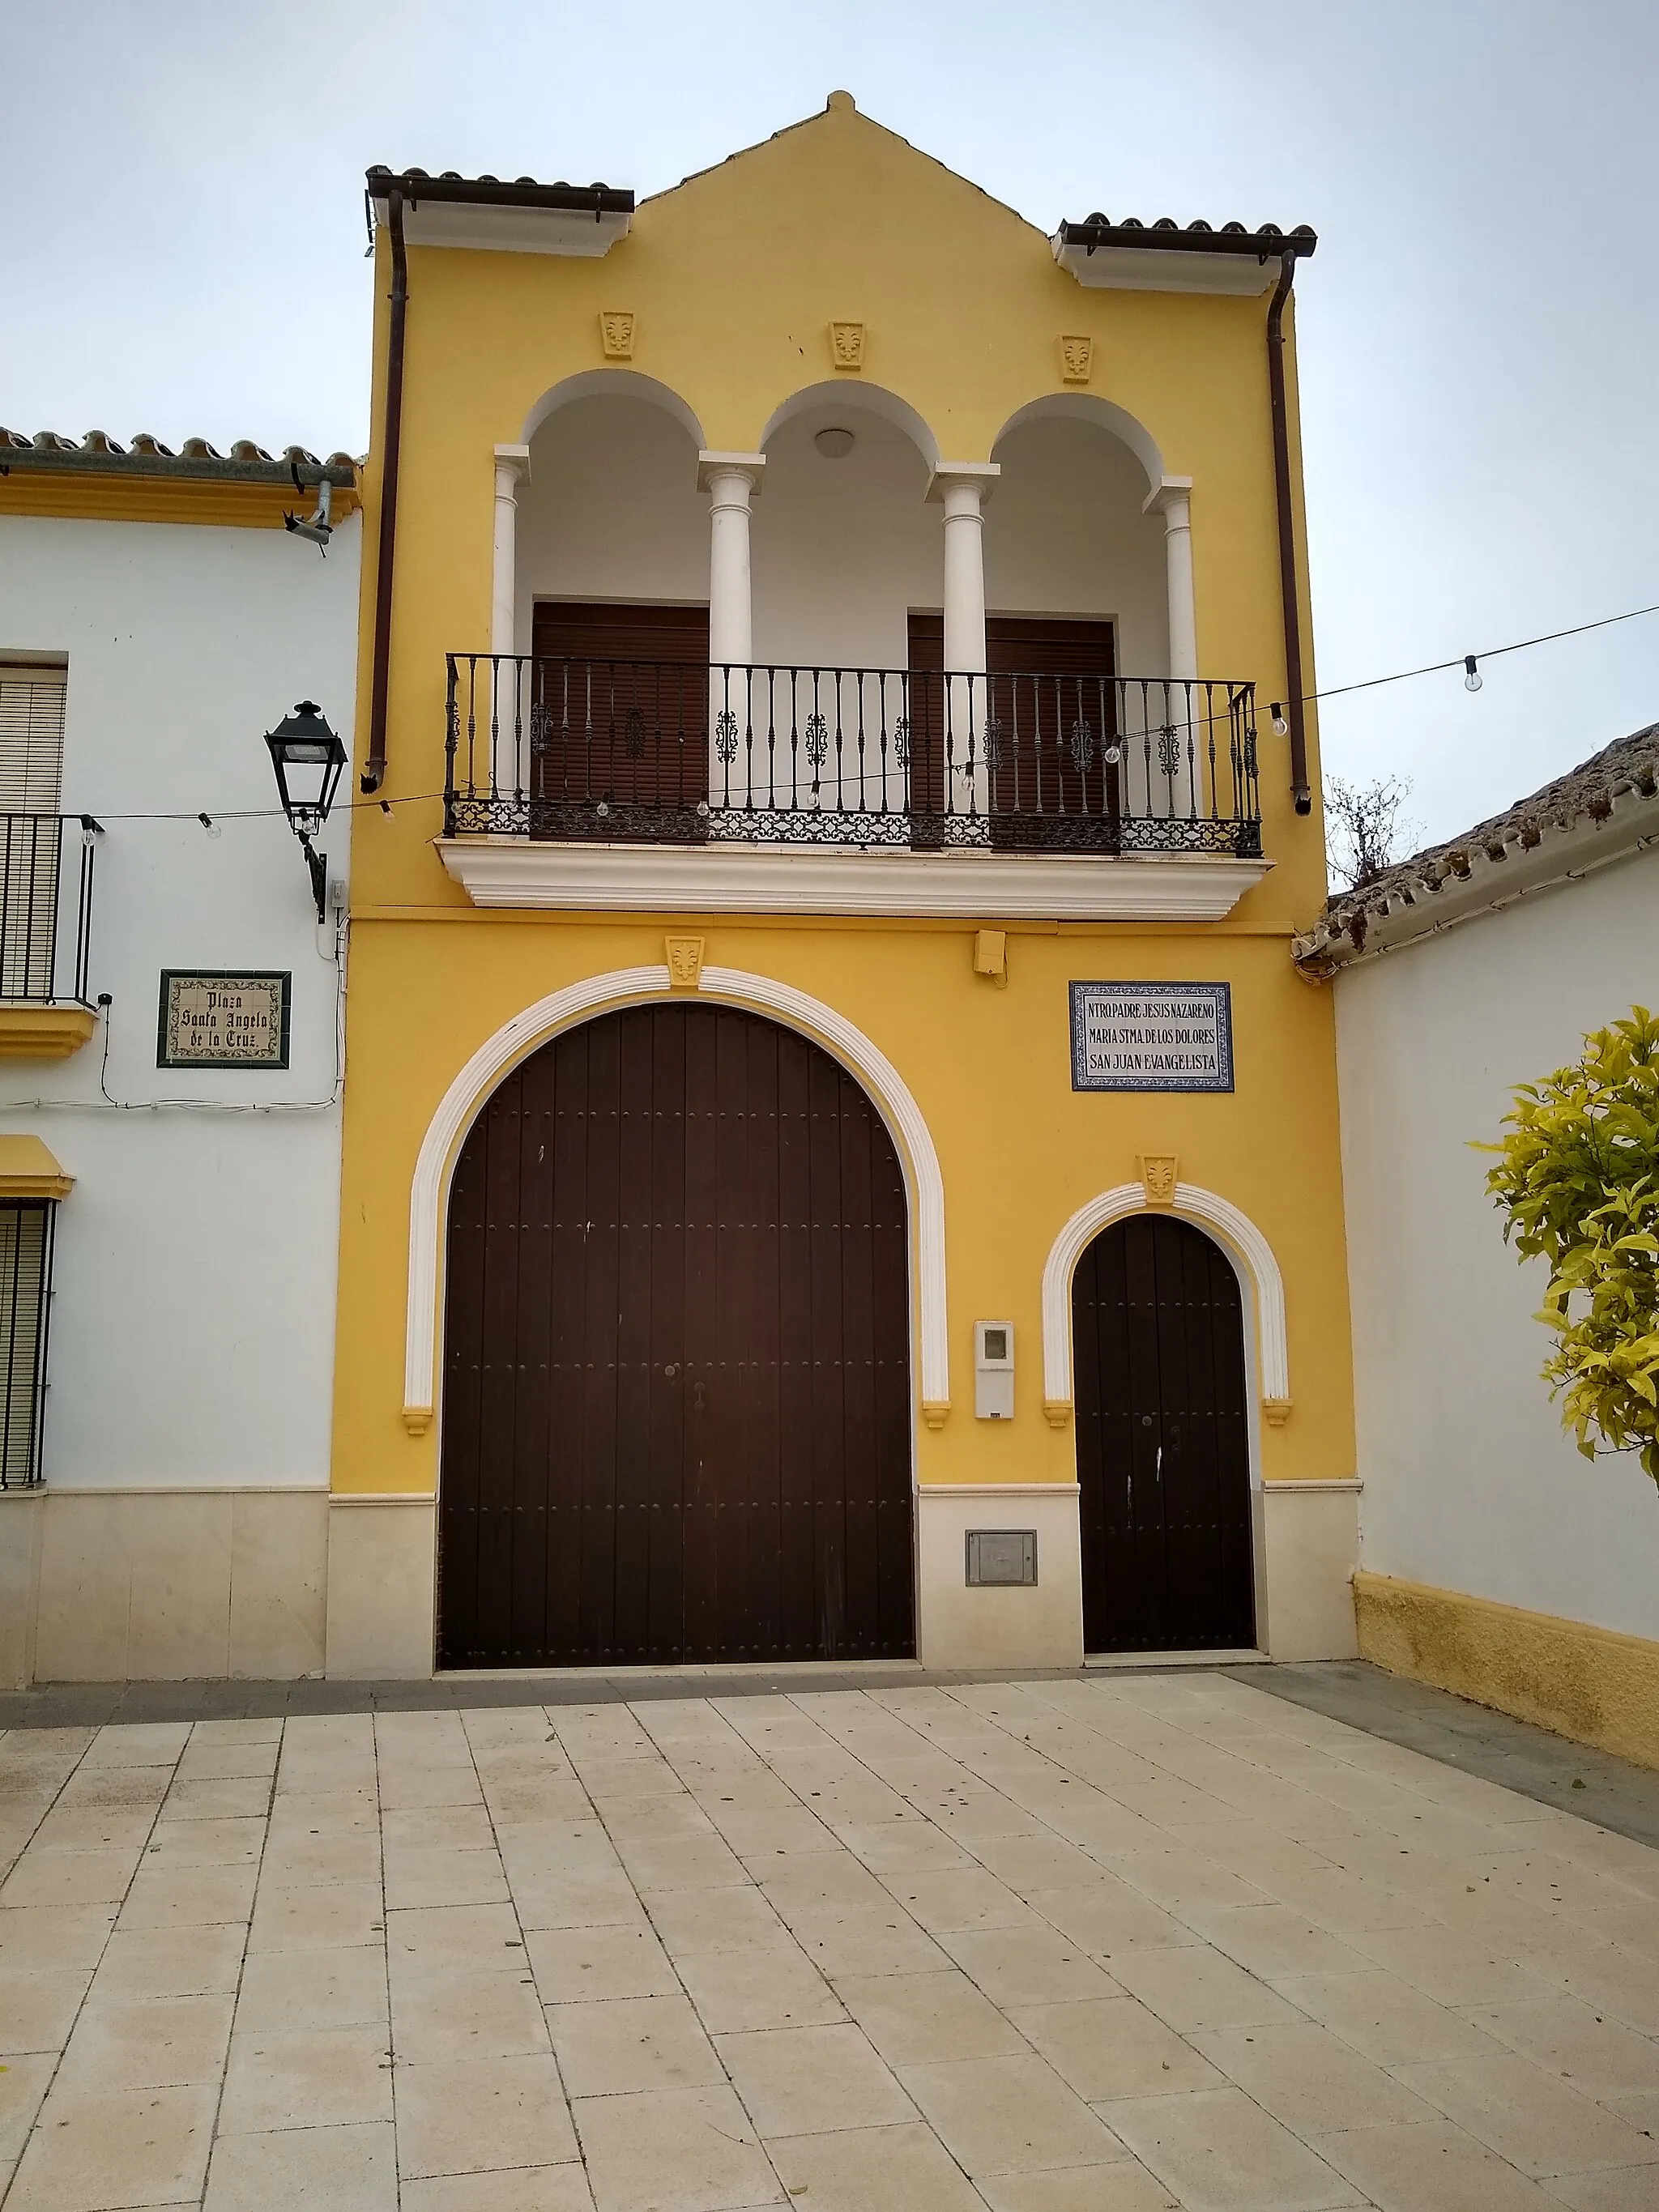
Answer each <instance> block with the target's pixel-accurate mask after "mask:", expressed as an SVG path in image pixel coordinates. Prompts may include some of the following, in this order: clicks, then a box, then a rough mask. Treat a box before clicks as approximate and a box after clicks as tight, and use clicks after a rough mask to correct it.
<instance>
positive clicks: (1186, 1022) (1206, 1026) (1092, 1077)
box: [1072, 983, 1233, 1091]
mask: <svg viewBox="0 0 1659 2212" xmlns="http://www.w3.org/2000/svg"><path fill="white" fill-rule="evenodd" d="M1232 1087H1233V1016H1232V1000H1231V993H1230V991H1229V987H1228V986H1227V985H1226V984H1225V983H1073V986H1072V1088H1073V1091H1231V1089H1232Z"/></svg>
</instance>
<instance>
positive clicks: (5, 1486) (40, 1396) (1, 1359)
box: [0, 1199, 58, 1490]
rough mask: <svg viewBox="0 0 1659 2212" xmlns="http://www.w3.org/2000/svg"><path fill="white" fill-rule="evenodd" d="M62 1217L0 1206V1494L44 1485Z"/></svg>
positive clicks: (46, 1204)
mask: <svg viewBox="0 0 1659 2212" xmlns="http://www.w3.org/2000/svg"><path fill="white" fill-rule="evenodd" d="M57 1212H58V1209H57V1207H56V1206H55V1205H54V1204H53V1203H52V1201H51V1200H42V1199H8V1200H0V1490H20V1489H23V1488H25V1487H27V1486H28V1485H29V1484H31V1483H35V1482H39V1480H40V1430H41V1423H42V1419H43V1416H44V1414H45V1411H46V1334H47V1329H46V1323H47V1318H48V1314H49V1310H50V1306H51V1302H52V1229H53V1225H54V1221H55V1218H56V1215H57Z"/></svg>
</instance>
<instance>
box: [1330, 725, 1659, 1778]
mask: <svg viewBox="0 0 1659 2212" xmlns="http://www.w3.org/2000/svg"><path fill="white" fill-rule="evenodd" d="M1656 772H1659V730H1652V729H1650V730H1645V731H1640V732H1637V733H1636V735H1635V736H1633V737H1631V738H1625V739H1623V740H1622V741H1621V742H1620V744H1615V745H1613V746H1610V747H1609V748H1608V749H1607V750H1606V751H1605V752H1604V753H1601V754H1599V755H1598V756H1596V757H1595V759H1593V760H1591V761H1589V762H1587V763H1585V764H1584V765H1583V767H1582V768H1580V769H1577V770H1576V771H1574V773H1573V774H1572V775H1569V776H1566V777H1564V778H1562V779H1561V780H1560V781H1559V782H1557V783H1555V784H1553V785H1551V786H1549V787H1547V788H1546V789H1545V790H1543V791H1541V792H1539V793H1535V794H1534V796H1533V797H1532V798H1531V799H1525V800H1522V801H1521V802H1519V803H1518V804H1517V805H1516V806H1514V807H1513V808H1511V809H1510V810H1509V811H1508V812H1507V813H1506V814H1504V815H1503V816H1501V817H1497V818H1496V819H1495V820H1493V821H1492V822H1488V823H1483V824H1481V825H1480V827H1479V828H1478V829H1474V830H1471V831H1470V832H1469V833H1468V836H1465V837H1462V838H1460V839H1457V840H1455V841H1454V842H1452V843H1451V844H1449V845H1447V846H1444V847H1442V848H1437V850H1436V851H1434V852H1431V853H1429V854H1423V855H1421V856H1419V858H1418V859H1417V860H1413V861H1411V862H1407V863H1406V864H1404V865H1403V866H1400V867H1398V868H1395V869H1392V870H1390V871H1389V873H1388V874H1387V875H1386V876H1384V877H1383V878H1382V879H1381V880H1380V881H1379V882H1377V883H1376V884H1371V885H1370V886H1368V887H1367V888H1366V889H1364V890H1362V891H1359V892H1358V893H1355V894H1352V895H1351V896H1349V897H1347V898H1345V899H1341V900H1339V901H1337V902H1334V906H1333V908H1332V909H1331V911H1330V912H1329V914H1328V915H1327V917H1326V918H1325V920H1324V921H1323V922H1322V925H1321V927H1319V929H1317V930H1316V931H1315V932H1313V933H1311V934H1310V936H1309V937H1307V938H1304V939H1303V940H1301V942H1300V945H1299V947H1298V951H1299V956H1300V959H1301V963H1302V965H1303V969H1304V973H1312V974H1314V975H1326V976H1329V977H1330V978H1332V980H1333V981H1334V989H1335V992H1336V1000H1337V1036H1338V1056H1339V1066H1340V1088H1341V1108H1342V1154H1343V1178H1344V1189H1345V1203H1346V1212H1347V1227H1348V1258H1349V1270H1350V1278H1351V1284H1352V1304H1353V1337H1354V1388H1355V1408H1356V1418H1357V1423H1358V1464H1359V1471H1360V1474H1361V1478H1362V1480H1363V1482H1364V1491H1363V1493H1362V1498H1361V1539H1360V1557H1361V1569H1360V1572H1359V1574H1358V1577H1356V1581H1355V1601H1356V1613H1357V1620H1358V1636H1359V1645H1360V1650H1361V1652H1362V1654H1363V1655H1364V1656H1366V1657H1368V1658H1372V1659H1375V1660H1376V1661H1378V1662H1381V1663H1382V1664H1383V1665H1386V1666H1389V1667H1391V1668H1395V1669H1396V1670H1397V1671H1401V1672H1405V1673H1409V1674H1414V1675H1417V1676H1419V1678H1420V1679H1422V1680H1428V1681H1431V1682H1436V1683H1437V1684H1439V1685H1440V1686H1442V1687H1444V1688H1448V1689H1452V1690H1455V1691H1458V1692H1461V1693H1462V1694H1464V1695H1466V1696H1469V1697H1472V1698H1474V1699H1478V1700H1479V1701H1480V1702H1481V1703H1484V1704H1488V1705H1496V1706H1498V1707H1500V1708H1502V1709H1503V1710H1505V1711H1510V1712H1513V1713H1516V1714H1518V1715H1520V1716H1521V1717H1524V1718H1527V1719H1531V1720H1535V1721H1540V1722H1542V1723H1544V1724H1546V1725H1547V1726H1549V1727H1553V1728H1555V1729H1559V1730H1560V1731H1562V1732H1563V1733H1565V1734H1567V1735H1573V1736H1577V1737H1578V1738H1580V1739H1581V1740H1583V1741H1587V1742H1592V1743H1598V1744H1600V1745H1601V1746H1603V1747H1605V1748H1607V1749H1610V1750H1613V1751H1618V1752H1620V1753H1625V1754H1626V1755H1627V1756H1634V1757H1637V1758H1639V1759H1644V1760H1645V1761H1647V1762H1648V1763H1650V1764H1659V1493H1656V1490H1655V1486H1654V1484H1653V1483H1652V1482H1651V1481H1650V1480H1649V1478H1648V1477H1647V1475H1645V1474H1644V1473H1643V1471H1642V1468H1641V1467H1640V1465H1639V1463H1638V1461H1637V1460H1636V1458H1635V1457H1634V1455H1609V1456H1607V1457H1605V1458H1601V1459H1599V1460H1598V1461H1597V1462H1596V1463H1595V1465H1593V1466H1592V1465H1591V1464H1589V1462H1587V1461H1586V1460H1584V1459H1583V1457H1582V1456H1581V1455H1579V1453H1578V1452H1577V1449H1575V1447H1574V1444H1573V1442H1572V1439H1571V1437H1570V1436H1568V1435H1566V1434H1565V1433H1564V1432H1563V1430H1562V1427H1561V1422H1560V1413H1559V1406H1558V1405H1556V1404H1554V1403H1553V1402H1552V1401H1551V1398H1550V1395H1549V1392H1548V1389H1547V1386H1546V1384H1545V1383H1543V1382H1542V1381H1541V1377H1540V1370H1541V1366H1542V1364H1543V1362H1544V1360H1545V1358H1546V1357H1547V1352H1548V1350H1549V1344H1550V1340H1549V1337H1548V1334H1547V1331H1546V1329H1545V1328H1544V1327H1543V1326H1542V1324H1541V1322H1539V1321H1538V1320H1537V1319H1536V1315H1537V1313H1538V1310H1539V1308H1540V1306H1541V1304H1542V1303H1543V1294H1544V1289H1545V1285H1546V1282H1547V1270H1546V1267H1545V1264H1544V1262H1543V1261H1528V1263H1526V1264H1525V1265H1518V1264H1517V1262H1516V1255H1515V1252H1514V1250H1513V1248H1512V1247H1510V1246H1509V1245H1507V1244H1505V1243H1504V1236H1503V1221H1502V1218H1501V1216H1500V1215H1499V1214H1498V1212H1497V1211H1496V1210H1495V1209H1494V1206H1493V1205H1492V1200H1491V1199H1490V1197H1489V1196H1488V1194H1487V1192H1486V1173H1487V1170H1488V1169H1489V1168H1490V1167H1491V1166H1492V1158H1491V1157H1490V1156H1489V1155H1486V1154H1484V1153H1482V1152H1480V1151H1479V1150H1478V1149H1476V1147H1477V1146H1479V1145H1481V1144H1492V1143H1494V1142H1496V1141H1497V1140H1498V1138H1499V1137H1500V1136H1501V1134H1502V1133H1503V1128H1502V1125H1503V1121H1504V1115H1505V1114H1507V1113H1508V1112H1509V1111H1510V1108H1511V1107H1512V1105H1513V1103H1514V1094H1515V1091H1516V1086H1517V1085H1520V1084H1522V1083H1527V1082H1535V1081H1538V1080H1540V1079H1542V1078H1543V1077H1546V1076H1547V1075H1549V1074H1550V1073H1553V1071H1554V1070H1555V1069H1556V1068H1558V1067H1561V1066H1565V1065H1567V1064H1569V1063H1571V1062H1572V1061H1574V1060H1577V1058H1578V1057H1579V1055H1580V1054H1581V1053H1582V1051H1583V1042H1584V1038H1585V1036H1586V1035H1587V1034H1588V1033H1589V1032H1590V1031H1592V1030H1598V1029H1601V1028H1604V1027H1606V1026H1607V1024H1609V1023H1611V1022H1613V1021H1616V1020H1618V1019H1619V1018H1621V1017H1622V1016H1624V1015H1626V1014H1628V1013H1629V1012H1630V1010H1631V1008H1632V1006H1635V1005H1644V1006H1654V1005H1656V1004H1659V997H1656V994H1659V963H1656V957H1655V947H1656V942H1659V934H1656V926H1659V851H1656V849H1655V840H1656V838H1659V791H1656Z"/></svg>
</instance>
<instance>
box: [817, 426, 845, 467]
mask: <svg viewBox="0 0 1659 2212" xmlns="http://www.w3.org/2000/svg"><path fill="white" fill-rule="evenodd" d="M812 443H813V444H814V445H815V446H816V447H817V449H818V451H819V453H822V454H823V458H824V459H825V460H826V461H844V460H845V459H847V456H848V453H851V452H852V450H853V434H852V432H851V431H850V430H842V429H837V428H834V427H833V426H832V427H830V428H828V429H823V430H819V431H817V433H816V434H815V435H814V436H813V439H812Z"/></svg>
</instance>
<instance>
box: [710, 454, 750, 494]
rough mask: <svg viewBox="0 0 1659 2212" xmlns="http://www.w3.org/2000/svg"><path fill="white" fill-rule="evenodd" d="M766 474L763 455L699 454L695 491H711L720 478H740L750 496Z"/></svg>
mask: <svg viewBox="0 0 1659 2212" xmlns="http://www.w3.org/2000/svg"><path fill="white" fill-rule="evenodd" d="M765 472H766V456H765V454H764V453H699V454H698V455H697V489H698V490H699V491H713V489H714V486H715V485H716V483H719V481H720V478H721V477H742V479H743V481H744V483H746V484H747V485H748V487H749V489H750V493H751V495H752V494H754V493H757V492H758V491H759V489H760V488H761V478H762V477H763V475H764V474H765Z"/></svg>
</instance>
